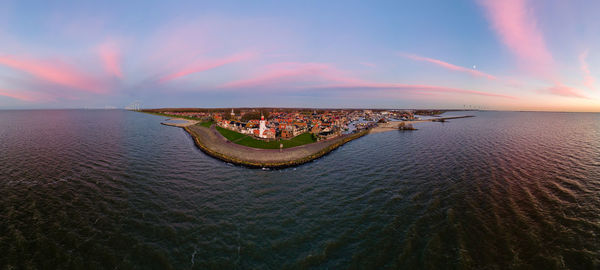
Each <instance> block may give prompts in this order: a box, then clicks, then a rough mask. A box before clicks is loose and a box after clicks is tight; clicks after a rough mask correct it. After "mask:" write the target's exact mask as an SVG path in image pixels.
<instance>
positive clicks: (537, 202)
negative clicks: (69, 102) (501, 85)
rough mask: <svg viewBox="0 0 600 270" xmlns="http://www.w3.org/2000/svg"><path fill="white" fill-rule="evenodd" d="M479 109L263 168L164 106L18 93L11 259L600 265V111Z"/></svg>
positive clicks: (41, 264)
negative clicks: (163, 111) (218, 151)
mask: <svg viewBox="0 0 600 270" xmlns="http://www.w3.org/2000/svg"><path fill="white" fill-rule="evenodd" d="M476 114H477V117H476V118H470V119H458V120H451V121H449V122H447V123H423V124H419V126H418V128H419V131H417V132H404V133H402V132H387V133H379V134H373V135H368V136H365V137H363V138H360V139H358V140H355V141H352V142H350V143H348V144H346V145H344V146H342V147H341V148H339V149H337V150H335V151H334V152H332V153H331V154H329V155H327V156H325V157H323V158H320V159H318V160H316V161H314V162H311V163H308V164H305V165H302V166H299V167H296V168H288V169H285V170H271V171H262V170H252V169H246V168H241V167H236V166H231V165H228V164H226V163H223V162H221V161H218V160H215V159H212V158H210V157H207V156H206V155H204V154H203V153H202V152H201V151H199V150H198V149H197V148H196V147H195V146H194V144H193V141H192V140H191V138H190V137H189V136H188V135H187V134H186V133H185V132H184V131H183V130H181V129H179V128H174V127H167V126H163V125H160V124H159V123H160V122H161V121H164V119H165V118H163V117H158V116H153V115H147V114H142V113H135V112H127V111H118V110H114V111H92V110H64V111H60V110H57V111H0V142H1V143H0V172H1V173H0V219H1V220H2V222H0V251H2V256H0V266H1V267H2V268H7V267H8V268H10V267H16V268H28V267H34V268H61V269H69V268H111V269H112V268H138V269H148V268H155V269H167V268H175V269H189V268H196V269H206V268H213V269H231V268H239V269H247V268H259V269H268V268H275V269H278V268H286V267H288V268H307V267H313V266H314V267H318V268H334V269H339V268H356V269H365V268H368V269H385V268H391V269H395V268H406V269H415V268H463V269H471V268H474V269H482V268H487V269H495V268H499V269H505V268H537V269H554V268H570V269H586V268H587V269H593V268H598V267H599V265H600V262H599V261H600V254H599V250H600V244H599V242H600V241H598V235H600V198H599V197H598V194H600V160H599V157H600V145H599V143H598V142H600V115H598V114H576V113H517V112H478V113H476Z"/></svg>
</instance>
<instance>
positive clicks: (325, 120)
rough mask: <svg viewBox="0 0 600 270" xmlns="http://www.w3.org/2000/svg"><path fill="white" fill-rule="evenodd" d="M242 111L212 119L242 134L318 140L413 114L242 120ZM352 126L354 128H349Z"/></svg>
mask: <svg viewBox="0 0 600 270" xmlns="http://www.w3.org/2000/svg"><path fill="white" fill-rule="evenodd" d="M244 113H247V112H244V111H242V112H240V113H239V114H240V115H236V113H234V111H233V109H232V110H231V113H228V114H225V113H216V114H214V115H213V120H214V121H215V122H216V123H217V125H218V126H220V127H223V128H226V129H230V130H233V131H236V132H239V133H242V134H249V135H253V136H254V137H257V138H261V139H279V138H281V139H289V138H293V137H296V136H298V135H300V134H303V133H312V134H314V135H315V137H316V138H317V139H319V140H323V139H330V138H333V137H337V136H340V135H342V134H344V133H348V132H349V131H350V132H357V131H360V130H362V129H368V128H371V127H373V126H374V125H376V124H375V123H376V121H377V120H379V119H387V118H391V119H396V120H410V119H413V118H414V115H413V114H412V113H411V112H410V111H391V112H390V111H379V112H373V111H371V110H327V111H319V112H317V111H316V110H313V111H312V112H311V111H307V110H304V111H300V110H298V111H291V112H289V111H276V110H275V111H271V112H269V116H268V119H265V117H264V115H261V119H260V120H258V119H251V120H247V121H242V115H243V114H244ZM350 126H352V128H350Z"/></svg>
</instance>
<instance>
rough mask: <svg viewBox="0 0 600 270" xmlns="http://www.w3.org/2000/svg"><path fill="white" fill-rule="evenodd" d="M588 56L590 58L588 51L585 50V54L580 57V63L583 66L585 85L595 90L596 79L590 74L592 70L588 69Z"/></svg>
mask: <svg viewBox="0 0 600 270" xmlns="http://www.w3.org/2000/svg"><path fill="white" fill-rule="evenodd" d="M587 56H588V50H585V51H584V52H583V53H581V54H580V55H579V63H580V64H581V71H582V72H583V84H585V86H587V87H588V88H589V89H592V90H594V89H595V87H594V83H595V80H594V77H592V74H591V72H590V69H589V67H588V64H587V61H586V59H587Z"/></svg>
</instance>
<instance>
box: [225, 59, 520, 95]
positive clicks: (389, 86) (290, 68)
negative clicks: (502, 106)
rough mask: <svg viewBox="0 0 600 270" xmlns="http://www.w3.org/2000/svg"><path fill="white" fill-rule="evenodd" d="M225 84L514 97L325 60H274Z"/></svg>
mask: <svg viewBox="0 0 600 270" xmlns="http://www.w3.org/2000/svg"><path fill="white" fill-rule="evenodd" d="M223 87H225V88H236V89H244V88H259V87H260V88H269V89H285V88H287V89H289V88H293V89H296V90H298V89H323V90H336V89H338V90H339V89H347V90H363V91H364V90H374V89H376V90H388V91H390V90H393V91H397V90H402V91H410V92H419V93H454V94H466V95H479V96H487V97H498V98H508V99H516V98H515V97H513V96H509V95H503V94H496V93H489V92H483V91H476V90H469V89H460V88H452V87H443V86H432V85H424V84H418V85H417V84H399V83H378V82H369V81H365V80H362V79H358V78H355V77H354V76H350V75H348V74H347V72H344V71H341V70H338V69H336V68H335V67H333V66H332V65H330V64H325V63H296V62H290V63H278V64H274V65H271V66H269V67H268V68H267V71H266V72H264V73H262V74H260V75H258V76H256V77H254V78H251V79H245V80H239V81H233V82H230V83H227V84H225V85H223Z"/></svg>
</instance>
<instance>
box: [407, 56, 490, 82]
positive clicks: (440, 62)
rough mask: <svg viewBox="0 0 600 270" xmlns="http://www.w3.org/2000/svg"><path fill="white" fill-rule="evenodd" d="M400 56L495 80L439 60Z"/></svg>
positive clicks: (484, 74)
mask: <svg viewBox="0 0 600 270" xmlns="http://www.w3.org/2000/svg"><path fill="white" fill-rule="evenodd" d="M401 55H402V56H404V57H406V58H410V59H412V60H415V61H422V62H429V63H432V64H435V65H438V66H440V67H443V68H445V69H449V70H453V71H459V72H464V73H468V74H471V75H474V76H478V77H484V78H487V79H490V80H495V79H496V77H495V76H493V75H490V74H487V73H484V72H481V71H478V70H475V69H470V68H464V67H461V66H457V65H453V64H450V63H448V62H444V61H441V60H437V59H433V58H428V57H422V56H418V55H413V54H401Z"/></svg>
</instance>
